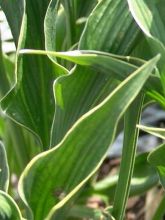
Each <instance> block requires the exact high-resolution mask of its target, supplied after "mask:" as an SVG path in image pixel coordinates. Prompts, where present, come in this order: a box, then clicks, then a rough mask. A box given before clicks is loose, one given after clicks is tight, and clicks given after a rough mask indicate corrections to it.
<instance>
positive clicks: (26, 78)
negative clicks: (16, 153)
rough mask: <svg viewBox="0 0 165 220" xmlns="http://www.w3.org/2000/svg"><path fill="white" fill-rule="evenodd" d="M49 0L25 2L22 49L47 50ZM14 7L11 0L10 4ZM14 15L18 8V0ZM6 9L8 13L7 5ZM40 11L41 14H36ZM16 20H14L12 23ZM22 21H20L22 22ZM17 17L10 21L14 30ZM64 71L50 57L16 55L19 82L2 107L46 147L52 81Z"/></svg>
mask: <svg viewBox="0 0 165 220" xmlns="http://www.w3.org/2000/svg"><path fill="white" fill-rule="evenodd" d="M48 3H49V1H48V0H46V1H40V0H37V1H35V4H34V1H32V0H28V1H26V5H25V10H24V16H23V21H22V27H21V34H20V37H19V47H18V48H17V50H19V49H20V48H24V47H25V48H34V49H44V48H45V42H44V17H45V13H46V10H47V7H48ZM8 4H9V7H12V4H13V3H12V1H10V2H9V3H8ZM15 4H16V5H15V6H17V7H16V9H15V10H14V16H15V15H16V14H17V10H19V3H18V2H17V3H16V2H15ZM4 12H5V13H6V15H7V16H10V15H9V11H8V8H4ZM36 14H38V16H36ZM12 21H13V23H12ZM20 22H21V21H20ZM13 25H14V20H11V23H10V27H11V29H12V27H13ZM64 72H65V70H64V68H60V67H59V66H56V65H54V64H53V63H52V62H51V61H50V60H49V59H48V58H46V57H44V58H43V57H41V56H21V57H18V56H17V67H16V74H17V81H16V85H15V86H14V88H13V89H12V90H11V92H10V93H9V94H8V95H7V96H6V97H5V98H4V99H3V100H2V108H3V110H4V111H5V113H6V114H7V115H9V117H10V118H12V119H13V120H15V121H17V122H18V123H19V124H22V125H23V126H25V127H27V128H28V129H30V130H32V131H33V133H36V134H37V135H38V137H39V138H40V140H41V141H42V144H43V145H44V147H47V146H48V145H49V139H50V128H51V124H52V118H53V115H54V98H53V89H52V86H53V81H54V79H56V77H58V76H59V75H62V74H63V73H64Z"/></svg>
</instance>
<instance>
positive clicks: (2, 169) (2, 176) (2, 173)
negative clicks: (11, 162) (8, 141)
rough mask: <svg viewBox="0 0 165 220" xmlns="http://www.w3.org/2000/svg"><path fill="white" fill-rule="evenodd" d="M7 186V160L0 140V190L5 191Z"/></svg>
mask: <svg viewBox="0 0 165 220" xmlns="http://www.w3.org/2000/svg"><path fill="white" fill-rule="evenodd" d="M8 186H9V167H8V162H7V156H6V151H5V148H4V146H3V144H2V143H1V142H0V190H3V191H6V192H7V190H8Z"/></svg>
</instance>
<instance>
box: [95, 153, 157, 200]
mask: <svg viewBox="0 0 165 220" xmlns="http://www.w3.org/2000/svg"><path fill="white" fill-rule="evenodd" d="M147 156H148V153H143V154H140V155H138V156H137V157H136V160H135V167H134V172H133V177H132V179H131V187H130V194H129V196H130V197H132V196H136V195H139V194H143V193H145V192H146V191H147V190H149V189H150V188H152V187H153V186H155V185H156V184H157V183H158V175H157V172H156V171H155V169H154V168H153V167H151V166H150V165H149V164H148V162H147ZM117 182H118V174H116V175H114V176H111V175H109V176H107V177H106V178H105V179H103V180H100V181H99V182H96V183H95V184H94V185H93V191H92V192H93V193H96V194H101V195H108V197H109V198H110V199H111V200H113V198H114V193H115V189H116V185H117Z"/></svg>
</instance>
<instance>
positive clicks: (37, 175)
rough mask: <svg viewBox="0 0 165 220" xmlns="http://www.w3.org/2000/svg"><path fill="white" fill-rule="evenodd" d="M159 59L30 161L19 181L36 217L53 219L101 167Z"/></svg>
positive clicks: (24, 197)
mask: <svg viewBox="0 0 165 220" xmlns="http://www.w3.org/2000/svg"><path fill="white" fill-rule="evenodd" d="M158 59H159V57H156V58H154V59H152V60H150V61H149V62H147V63H146V64H144V65H143V66H142V67H141V68H139V69H138V70H137V71H135V72H134V73H133V74H132V75H130V76H129V77H128V78H127V79H126V80H125V81H123V82H122V83H121V84H120V85H119V86H118V87H117V88H116V89H115V90H114V91H113V92H112V93H111V94H109V95H108V96H107V98H106V99H105V100H104V101H103V102H101V103H100V104H99V105H98V106H96V107H95V108H93V109H91V110H90V111H89V112H88V113H86V114H85V115H83V116H82V117H81V118H80V119H79V120H78V121H77V122H76V123H75V124H74V126H73V127H72V128H71V129H70V130H69V132H68V133H67V134H66V136H65V138H64V139H63V140H62V141H61V142H60V143H59V145H57V146H56V147H55V148H52V149H51V150H49V151H46V152H44V153H41V154H39V155H38V156H37V157H35V158H34V159H33V160H32V161H31V162H30V163H29V164H28V166H27V167H26V169H25V170H24V172H23V174H22V176H21V178H20V181H19V194H20V196H21V198H22V199H23V201H24V203H25V204H26V205H27V206H28V207H30V208H31V210H32V213H33V217H34V218H35V220H38V219H44V218H46V216H47V218H48V219H51V217H52V215H54V212H56V210H57V209H59V208H60V207H62V206H63V205H64V204H65V203H66V202H67V201H68V200H69V199H70V198H71V197H72V196H73V195H74V194H75V193H76V192H77V191H78V190H79V189H80V188H81V187H82V186H83V184H84V183H85V182H86V181H87V180H88V179H89V178H90V177H91V176H92V175H93V173H94V172H95V171H96V170H97V169H98V167H99V166H100V164H101V163H102V161H103V159H104V158H105V155H106V151H107V149H108V147H109V145H110V144H111V143H112V141H113V138H114V134H115V131H116V126H117V123H118V121H119V119H120V118H121V116H122V115H123V113H124V111H125V110H126V109H127V108H128V106H129V104H130V103H131V102H132V101H133V100H134V98H135V97H136V96H137V95H138V93H139V91H140V90H141V88H142V86H143V85H144V83H145V81H146V80H147V78H148V77H149V75H150V73H151V72H152V70H153V68H154V67H155V65H156V62H157V61H158ZM91 137H93V138H92V139H91ZM80 155H81V157H80ZM77 158H80V159H79V160H77ZM75 164H76V166H75ZM45 180H46V182H45ZM43 189H44V190H43ZM41 191H42V194H41ZM39 197H40V199H39V200H38V198H39ZM45 201H46V203H45ZM50 210H51V211H50Z"/></svg>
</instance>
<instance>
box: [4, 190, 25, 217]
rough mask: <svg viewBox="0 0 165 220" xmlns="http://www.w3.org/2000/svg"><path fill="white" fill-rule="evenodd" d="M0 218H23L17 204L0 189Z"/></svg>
mask: <svg viewBox="0 0 165 220" xmlns="http://www.w3.org/2000/svg"><path fill="white" fill-rule="evenodd" d="M0 219H1V220H23V218H22V217H21V213H20V210H19V208H18V206H17V204H16V203H15V202H14V200H13V199H12V198H11V197H10V196H9V195H8V194H7V193H5V192H3V191H0Z"/></svg>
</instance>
